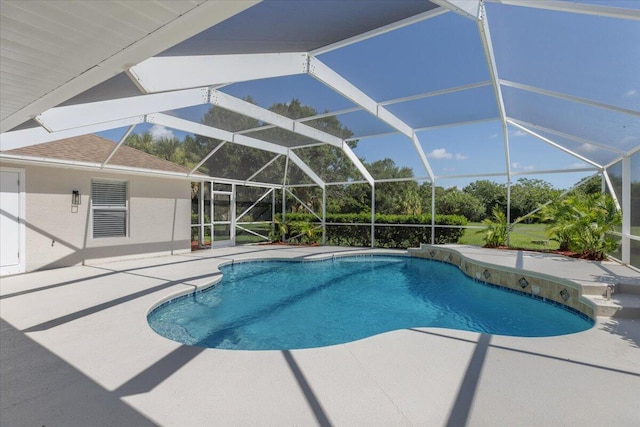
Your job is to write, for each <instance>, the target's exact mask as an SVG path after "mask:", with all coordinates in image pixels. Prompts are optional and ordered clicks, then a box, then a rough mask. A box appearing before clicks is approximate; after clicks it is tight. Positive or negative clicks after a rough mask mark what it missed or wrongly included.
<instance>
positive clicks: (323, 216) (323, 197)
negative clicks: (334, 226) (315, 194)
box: [322, 187, 327, 246]
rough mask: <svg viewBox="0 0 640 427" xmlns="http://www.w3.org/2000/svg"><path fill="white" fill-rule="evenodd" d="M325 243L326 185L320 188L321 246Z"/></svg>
mask: <svg viewBox="0 0 640 427" xmlns="http://www.w3.org/2000/svg"><path fill="white" fill-rule="evenodd" d="M326 244H327V187H324V188H323V189H322V246H324V245H326Z"/></svg>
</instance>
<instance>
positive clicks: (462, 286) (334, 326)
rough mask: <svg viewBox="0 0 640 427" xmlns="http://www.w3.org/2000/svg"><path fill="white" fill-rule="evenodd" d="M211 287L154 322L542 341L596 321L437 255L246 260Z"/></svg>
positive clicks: (197, 338)
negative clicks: (433, 330)
mask: <svg viewBox="0 0 640 427" xmlns="http://www.w3.org/2000/svg"><path fill="white" fill-rule="evenodd" d="M221 271H222V273H223V279H222V281H220V282H219V283H218V284H217V285H216V286H213V287H211V288H209V289H207V290H205V291H202V292H197V293H192V294H190V295H185V296H183V297H179V298H176V299H174V300H172V301H170V302H168V303H165V304H162V305H160V306H159V307H157V308H156V309H154V310H153V311H152V312H151V313H149V315H148V322H149V325H150V326H151V328H152V329H153V330H154V331H156V332H157V333H158V334H160V335H162V336H164V337H166V338H169V339H171V340H174V341H177V342H180V343H183V344H188V345H194V346H200V347H211V348H223V349H238V350H284V349H299V348H311V347H322V346H327V345H333V344H339V343H345V342H349V341H354V340H357V339H361V338H365V337H369V336H372V335H376V334H379V333H382V332H387V331H391V330H396V329H405V328H411V327H441V328H450V329H461V330H467V331H476V332H483V333H488V334H498V335H512V336H523V337H540V336H553V335H563V334H570V333H574V332H579V331H584V330H586V329H589V328H591V327H592V326H593V321H591V320H590V319H588V318H586V317H585V316H581V315H578V314H576V313H573V312H570V311H567V310H565V309H562V308H560V307H558V306H557V305H553V304H550V303H547V302H543V301H540V300H537V299H533V298H528V297H526V296H523V295H519V294H515V293H512V292H507V291H504V290H501V289H498V288H496V287H492V286H487V285H484V284H482V283H480V282H477V281H475V280H473V279H470V278H469V277H467V276H465V275H464V274H463V273H462V272H461V271H460V270H458V269H457V268H455V267H453V266H451V265H449V264H444V263H440V262H437V261H432V260H425V259H420V258H412V257H398V256H358V257H340V258H334V259H331V260H325V261H314V262H292V261H260V262H246V263H239V264H234V265H228V266H223V267H222V268H221Z"/></svg>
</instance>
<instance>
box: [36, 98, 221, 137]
mask: <svg viewBox="0 0 640 427" xmlns="http://www.w3.org/2000/svg"><path fill="white" fill-rule="evenodd" d="M208 101H209V90H208V89H207V88H198V89H187V90H183V91H176V92H170V93H156V94H150V95H140V96H133V97H128V98H120V99H111V100H108V101H98V102H88V103H85V104H77V105H68V106H64V107H55V108H51V109H49V110H47V111H45V112H44V113H42V114H40V115H38V116H36V117H35V120H36V121H37V122H38V123H40V125H42V127H44V128H45V129H47V130H48V131H49V132H59V131H63V130H67V129H73V128H77V127H82V126H88V125H92V124H95V123H103V122H109V121H114V120H122V119H126V118H129V117H136V116H143V115H146V114H151V113H157V112H159V111H170V110H176V109H179V108H185V107H191V106H194V105H201V104H206V103H207V102H208Z"/></svg>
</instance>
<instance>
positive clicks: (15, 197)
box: [0, 170, 24, 275]
mask: <svg viewBox="0 0 640 427" xmlns="http://www.w3.org/2000/svg"><path fill="white" fill-rule="evenodd" d="M20 175H21V173H20V172H19V171H7V170H2V171H0V188H1V193H0V232H1V233H2V238H0V242H1V244H0V246H1V250H0V264H1V265H0V274H2V275H5V274H13V273H20V272H22V271H23V266H24V262H21V261H22V260H21V258H23V252H24V250H23V248H22V245H21V240H22V239H21V224H20V217H21V212H20V206H21V203H20V202H21V200H20V197H21V193H20Z"/></svg>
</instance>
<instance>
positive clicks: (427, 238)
mask: <svg viewBox="0 0 640 427" xmlns="http://www.w3.org/2000/svg"><path fill="white" fill-rule="evenodd" d="M277 217H278V218H277V219H276V220H277V221H279V220H280V219H279V218H280V216H279V215H277ZM286 220H287V223H288V224H295V223H305V222H306V223H309V224H313V225H315V226H316V229H317V226H318V225H319V221H318V219H317V218H316V217H315V216H313V215H311V214H306V213H291V214H287V216H286ZM326 222H327V223H328V224H327V244H328V245H335V246H369V245H370V244H371V225H370V223H371V214H368V213H362V214H327V216H326ZM331 223H333V224H346V225H331ZM375 223H376V229H375V232H376V235H375V243H376V246H377V247H381V248H398V249H400V248H402V249H405V248H408V247H417V246H420V244H421V243H430V242H431V227H430V225H431V216H430V215H383V214H377V215H376V216H375ZM385 224H402V225H409V226H411V225H415V226H416V227H401V226H396V227H393V226H385ZM435 224H436V225H445V226H446V225H453V226H464V225H466V224H467V219H466V218H465V217H463V216H459V215H436V217H435ZM463 234H464V229H461V228H436V229H435V238H434V241H435V243H457V242H458V239H459V238H460V237H462V235H463Z"/></svg>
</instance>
